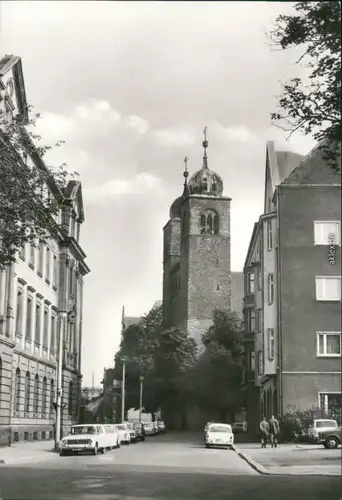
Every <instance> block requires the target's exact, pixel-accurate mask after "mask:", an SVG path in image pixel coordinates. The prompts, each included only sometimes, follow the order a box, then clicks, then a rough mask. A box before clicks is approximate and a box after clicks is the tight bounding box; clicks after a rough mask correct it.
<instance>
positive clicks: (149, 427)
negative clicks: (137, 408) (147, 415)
mask: <svg viewBox="0 0 342 500" xmlns="http://www.w3.org/2000/svg"><path fill="white" fill-rule="evenodd" d="M144 427H145V432H146V436H154V435H155V434H157V432H158V431H157V427H156V425H155V422H146V423H145V424H144Z"/></svg>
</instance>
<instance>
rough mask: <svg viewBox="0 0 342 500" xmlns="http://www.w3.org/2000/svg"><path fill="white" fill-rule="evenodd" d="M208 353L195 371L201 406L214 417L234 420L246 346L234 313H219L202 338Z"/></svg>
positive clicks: (217, 311)
mask: <svg viewBox="0 0 342 500" xmlns="http://www.w3.org/2000/svg"><path fill="white" fill-rule="evenodd" d="M202 343H203V345H204V346H205V351H204V352H203V353H202V355H201V356H200V358H199V361H198V364H197V366H196V369H195V377H194V379H195V380H197V383H196V385H195V391H196V394H197V402H198V406H199V407H200V408H202V410H209V409H210V411H211V413H212V415H213V417H215V418H218V419H219V420H223V421H225V420H226V419H227V418H228V417H229V419H230V420H233V419H234V415H235V412H236V411H237V409H238V408H239V407H240V402H241V401H240V400H241V395H240V382H241V375H242V361H243V358H242V356H243V345H242V325H241V320H240V319H239V317H238V315H237V314H236V313H234V312H225V311H220V310H216V311H214V315H213V324H212V326H211V327H210V328H209V330H208V332H206V333H205V334H204V335H203V336H202Z"/></svg>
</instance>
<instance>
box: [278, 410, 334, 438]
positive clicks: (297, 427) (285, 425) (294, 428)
mask: <svg viewBox="0 0 342 500" xmlns="http://www.w3.org/2000/svg"><path fill="white" fill-rule="evenodd" d="M318 418H327V419H333V420H337V423H338V424H339V425H341V408H339V407H336V408H333V409H332V410H329V411H325V410H323V409H322V408H319V407H316V406H314V407H312V408H310V409H308V410H304V411H300V410H296V409H295V408H291V409H289V410H288V411H287V412H286V413H285V414H284V416H283V418H282V419H281V424H280V427H281V438H282V441H285V442H288V441H291V440H292V436H293V433H294V432H295V433H297V434H301V435H304V436H305V435H306V434H307V430H308V427H309V425H310V424H312V421H313V420H315V419H318Z"/></svg>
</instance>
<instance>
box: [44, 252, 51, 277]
mask: <svg viewBox="0 0 342 500" xmlns="http://www.w3.org/2000/svg"><path fill="white" fill-rule="evenodd" d="M50 259H51V251H50V248H49V247H46V256H45V279H46V280H47V281H50Z"/></svg>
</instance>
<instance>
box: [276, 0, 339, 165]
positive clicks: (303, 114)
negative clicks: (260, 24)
mask: <svg viewBox="0 0 342 500" xmlns="http://www.w3.org/2000/svg"><path fill="white" fill-rule="evenodd" d="M294 7H295V10H296V12H297V14H296V15H280V16H278V17H277V19H276V26H275V29H274V30H272V31H271V32H270V33H269V35H270V38H271V40H272V42H273V43H274V44H275V45H276V46H278V47H280V48H281V49H283V50H285V49H288V48H291V47H303V51H302V54H301V56H300V58H299V59H298V61H297V63H300V62H301V61H304V60H306V61H307V62H306V67H307V68H308V70H309V83H308V84H304V83H303V81H302V79H300V78H293V79H291V80H290V81H289V82H287V83H285V85H284V90H283V94H282V95H281V97H280V98H279V101H278V108H279V109H278V111H277V112H275V113H272V115H271V117H272V119H273V120H274V121H275V123H276V122H279V123H281V122H283V123H284V122H285V123H286V126H285V127H283V126H282V128H283V129H284V130H287V131H290V132H291V133H290V135H291V134H292V133H293V132H295V131H296V130H300V131H302V132H304V134H305V135H308V134H312V136H313V138H314V139H315V140H317V141H319V142H320V148H321V149H322V153H323V159H325V160H326V161H328V163H329V164H330V165H331V166H332V168H333V169H334V170H335V171H336V172H339V173H340V147H341V135H342V130H341V2H340V1H336V0H332V1H327V2H325V1H321V2H312V1H306V2H298V3H296V4H295V6H294Z"/></svg>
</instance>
